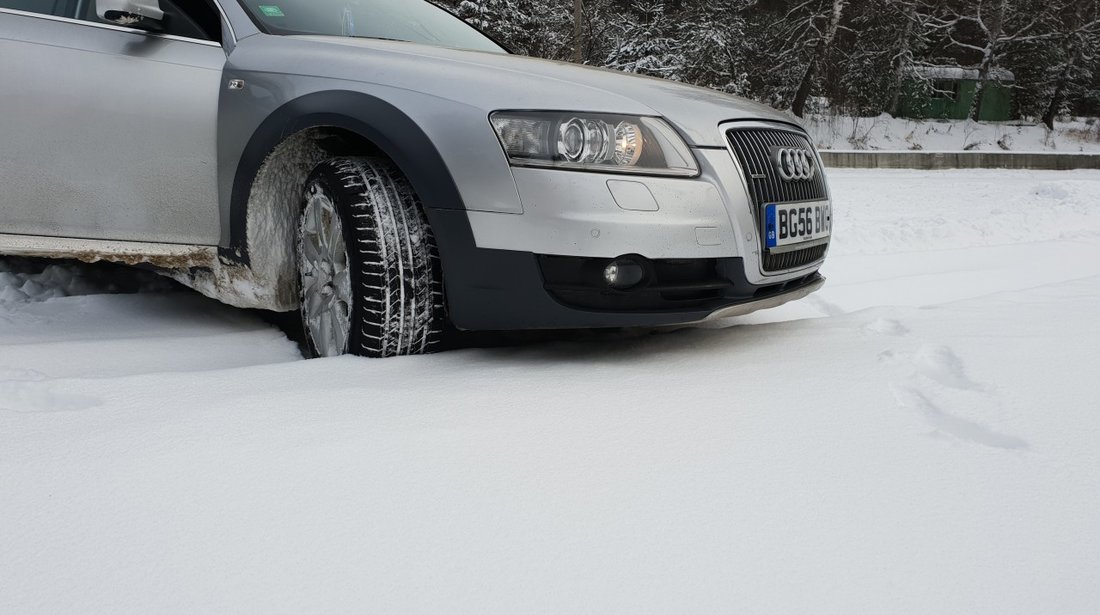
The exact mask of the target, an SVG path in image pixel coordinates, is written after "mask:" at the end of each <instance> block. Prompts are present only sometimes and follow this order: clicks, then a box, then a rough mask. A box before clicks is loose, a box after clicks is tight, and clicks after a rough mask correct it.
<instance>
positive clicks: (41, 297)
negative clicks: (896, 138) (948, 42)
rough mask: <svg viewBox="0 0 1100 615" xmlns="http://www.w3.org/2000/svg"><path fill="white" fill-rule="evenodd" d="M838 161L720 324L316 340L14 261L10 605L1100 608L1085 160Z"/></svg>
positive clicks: (5, 397) (1, 504)
mask: <svg viewBox="0 0 1100 615" xmlns="http://www.w3.org/2000/svg"><path fill="white" fill-rule="evenodd" d="M831 178H832V181H833V185H834V189H835V194H836V197H837V206H836V208H837V228H836V230H837V236H836V240H835V247H834V249H833V253H832V255H831V257H830V260H829V262H828V265H827V267H826V274H827V275H828V276H829V278H830V283H829V285H828V286H827V287H826V289H825V290H823V291H822V292H821V293H819V294H818V295H816V296H814V297H812V298H810V299H808V300H805V301H803V302H800V303H798V304H793V305H790V306H785V307H783V308H780V309H778V310H775V311H772V312H768V313H762V314H758V315H754V316H751V317H747V318H743V319H741V320H734V321H730V322H727V323H724V324H723V326H722V327H721V328H712V329H705V330H704V329H690V330H680V331H675V332H666V333H661V334H654V335H633V334H632V335H618V336H608V335H599V336H594V337H593V338H592V339H581V340H576V339H574V340H570V341H557V342H542V343H534V344H525V345H513V346H504V347H498V348H490V349H468V350H461V351H455V352H450V353H445V354H440V355H436V356H430V357H421V358H405V359H394V360H384V361H368V360H361V359H355V358H341V359H336V360H321V361H310V362H302V361H300V360H299V356H298V353H297V350H296V348H295V346H294V345H293V344H291V343H290V342H289V341H287V340H286V339H285V337H284V336H283V335H282V334H280V333H279V332H278V331H277V330H276V329H274V328H272V327H270V326H269V325H267V324H265V323H263V322H262V321H261V320H259V319H258V318H257V317H256V316H255V315H253V314H248V313H244V312H239V311H235V310H233V309H230V308H226V307H222V306H220V305H218V304H215V303H213V302H211V301H208V300H205V299H202V298H200V297H198V296H196V295H194V294H191V293H184V292H171V293H166V292H160V291H162V290H163V289H158V288H157V287H156V285H155V284H151V286H152V288H149V286H150V284H147V283H146V282H141V283H139V284H137V286H138V287H143V288H146V292H143V293H141V294H94V293H95V292H96V291H97V289H98V290H103V289H104V286H103V282H102V280H98V279H97V278H96V276H94V275H91V276H89V275H85V274H82V273H80V271H79V270H76V272H75V273H74V270H72V269H68V268H65V269H62V270H58V269H56V268H51V269H48V270H46V271H45V272H44V273H35V270H34V269H33V267H30V266H29V265H27V264H26V263H16V262H9V263H8V264H6V265H0V613H86V612H97V613H303V612H381V613H459V612H462V613H581V612H585V613H707V614H710V613H784V614H789V613H838V614H846V615H849V614H852V613H937V614H941V615H946V614H953V613H970V614H973V613H978V614H984V613H988V614H997V615H1000V614H1003V613H1044V614H1046V613H1059V614H1062V615H1065V614H1073V613H1082V614H1084V613H1095V612H1096V609H1097V605H1100V582H1097V580H1098V579H1100V444H1098V443H1100V402H1098V401H1097V399H1098V398H1097V375H1098V373H1100V350H1098V347H1100V321H1098V318H1100V173H1095V172H1072V173H1040V172H999V171H989V172H976V171H966V172H916V171H893V172H889V171H844V172H833V173H831ZM29 267H30V268H29ZM39 268H40V267H39ZM74 275H76V277H75V278H74V277H73V276H74ZM124 290H125V289H124ZM131 290H132V289H131ZM65 294H69V295H71V296H60V295H65Z"/></svg>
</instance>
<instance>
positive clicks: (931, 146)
mask: <svg viewBox="0 0 1100 615" xmlns="http://www.w3.org/2000/svg"><path fill="white" fill-rule="evenodd" d="M803 125H804V126H805V128H806V130H807V131H808V132H809V133H810V136H811V137H812V139H813V141H814V144H815V145H817V146H818V147H819V148H821V149H829V150H884V151H910V150H923V151H940V152H957V151H962V150H970V151H992V152H1001V151H1010V152H1058V153H1065V154H1070V153H1082V152H1084V153H1090V154H1100V120H1098V119H1096V118H1088V119H1074V120H1072V121H1065V122H1055V124H1054V130H1053V131H1050V130H1048V129H1047V127H1046V126H1044V125H1043V124H1042V123H1031V122H974V121H970V120H965V121H963V120H909V119H904V118H894V117H891V116H889V115H885V114H884V115H881V116H878V117H851V116H843V115H811V116H808V117H807V118H806V120H805V121H804V122H803Z"/></svg>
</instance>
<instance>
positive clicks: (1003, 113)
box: [894, 66, 1015, 122]
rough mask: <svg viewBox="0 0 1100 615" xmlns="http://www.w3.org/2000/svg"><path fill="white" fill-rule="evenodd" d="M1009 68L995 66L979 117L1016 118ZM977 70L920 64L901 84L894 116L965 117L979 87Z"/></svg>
mask: <svg viewBox="0 0 1100 615" xmlns="http://www.w3.org/2000/svg"><path fill="white" fill-rule="evenodd" d="M1014 81H1015V78H1014V76H1013V75H1012V73H1011V72H1009V71H1007V70H999V69H998V70H994V71H992V73H991V74H990V79H989V81H987V82H986V86H985V92H984V93H983V95H982V101H981V108H980V109H979V110H978V119H979V120H981V121H986V122H1002V121H1007V120H1011V119H1013V113H1012V83H1013V82H1014ZM978 82H979V80H978V71H977V70H976V69H972V68H951V67H942V66H936V67H920V68H916V69H913V71H912V76H911V77H910V78H909V79H907V80H906V81H905V83H904V84H903V86H902V91H901V96H900V97H899V98H898V106H897V109H895V110H894V116H895V117H905V118H912V119H936V120H965V119H967V118H969V117H970V109H971V107H972V106H973V105H974V97H975V95H976V93H977V91H978Z"/></svg>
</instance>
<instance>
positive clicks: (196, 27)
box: [0, 0, 222, 43]
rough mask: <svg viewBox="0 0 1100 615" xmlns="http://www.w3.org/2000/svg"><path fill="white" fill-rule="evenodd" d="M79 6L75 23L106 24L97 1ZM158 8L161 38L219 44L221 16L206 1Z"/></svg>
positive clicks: (178, 0) (169, 0)
mask: <svg viewBox="0 0 1100 615" xmlns="http://www.w3.org/2000/svg"><path fill="white" fill-rule="evenodd" d="M5 1H7V0H0V2H5ZM82 5H83V6H82V8H81V9H79V10H80V14H79V15H77V16H76V17H77V19H83V20H85V21H94V22H96V23H106V22H104V21H103V20H102V19H100V18H99V15H98V14H97V12H96V0H86V1H85V2H83V3H82ZM160 8H161V10H163V11H164V22H163V28H164V29H163V30H161V31H160V32H161V33H162V34H171V35H174V36H182V37H185V38H195V39H199V40H204V41H215V42H218V43H220V42H221V40H222V37H221V16H220V15H219V14H218V10H217V9H216V8H214V5H212V4H210V2H208V1H207V0H160Z"/></svg>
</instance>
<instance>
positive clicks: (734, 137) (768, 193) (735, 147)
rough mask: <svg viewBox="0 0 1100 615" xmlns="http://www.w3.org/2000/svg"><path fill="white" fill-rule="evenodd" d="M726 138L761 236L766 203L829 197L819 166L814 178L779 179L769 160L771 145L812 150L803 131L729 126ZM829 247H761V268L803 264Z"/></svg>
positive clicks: (820, 254) (795, 267)
mask: <svg viewBox="0 0 1100 615" xmlns="http://www.w3.org/2000/svg"><path fill="white" fill-rule="evenodd" d="M726 139H727V140H728V141H729V144H730V147H731V150H732V151H733V153H734V155H735V157H736V158H737V162H738V164H740V165H741V169H742V170H743V171H744V173H745V182H746V183H747V184H748V188H749V194H750V196H751V197H752V199H753V205H754V211H753V215H754V217H755V218H756V221H757V225H758V226H759V227H760V228H759V235H760V237H761V238H763V237H764V234H765V229H764V219H763V218H764V216H763V215H762V208H763V207H764V206H765V205H768V204H771V203H798V202H804V201H824V200H826V199H827V198H828V191H827V190H826V188H825V176H824V173H822V172H821V169H820V168H819V169H818V173H817V174H816V175H815V176H814V178H813V179H811V180H808V181H793V182H785V181H782V180H781V179H780V177H779V174H778V173H777V172H776V171H775V169H774V168H773V165H772V162H771V150H772V148H773V147H796V148H803V149H807V150H810V151H814V147H813V145H812V144H811V143H810V140H809V139H808V138H807V137H806V136H805V135H803V134H800V133H797V132H794V131H792V130H784V129H778V128H776V129H770V128H757V127H753V128H732V129H730V130H728V131H726ZM754 176H755V177H754ZM828 249H829V246H828V244H823V245H817V246H812V247H809V248H805V249H802V250H795V251H791V252H782V253H778V254H776V253H772V252H769V251H767V250H764V252H763V259H762V260H763V269H764V271H767V272H775V271H784V270H787V269H797V268H799V267H805V266H806V265H810V264H812V263H814V262H817V261H819V260H821V259H822V258H824V257H825V253H826V252H827V251H828Z"/></svg>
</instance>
